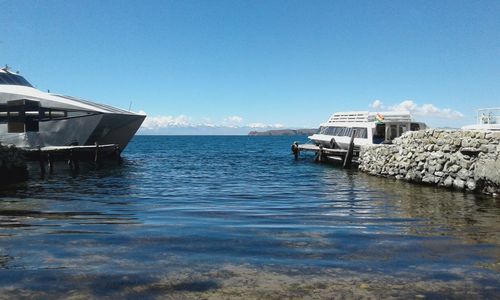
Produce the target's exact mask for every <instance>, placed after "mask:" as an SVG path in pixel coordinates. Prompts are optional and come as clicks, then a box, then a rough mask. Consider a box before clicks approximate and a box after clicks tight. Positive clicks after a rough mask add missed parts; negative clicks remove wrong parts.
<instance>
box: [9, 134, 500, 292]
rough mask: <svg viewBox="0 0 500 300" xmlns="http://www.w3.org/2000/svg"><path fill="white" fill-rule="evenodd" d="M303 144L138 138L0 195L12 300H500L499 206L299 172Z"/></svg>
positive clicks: (355, 177)
mask: <svg viewBox="0 0 500 300" xmlns="http://www.w3.org/2000/svg"><path fill="white" fill-rule="evenodd" d="M295 140H298V141H305V140H306V138H305V137H247V136H229V137H227V136H137V137H135V138H134V139H133V141H132V142H131V143H130V144H129V146H128V148H127V149H126V150H125V152H124V153H123V157H124V162H123V164H122V165H121V166H118V165H116V164H115V163H109V164H107V165H106V166H105V167H104V168H101V169H96V168H95V167H94V166H93V165H90V164H89V165H84V166H82V167H81V170H80V172H79V173H78V174H73V173H71V172H70V171H69V170H68V168H67V167H66V166H64V165H62V164H61V165H56V168H55V173H54V174H52V175H49V176H46V177H45V178H40V177H39V176H38V174H37V171H38V170H37V168H36V166H32V167H33V169H32V170H31V174H32V178H31V179H30V180H29V181H28V182H27V183H26V184H22V185H17V186H11V187H9V188H7V189H3V190H0V197H1V201H0V298H49V297H50V298H68V297H73V298H82V299H87V298H106V297H109V298H129V299H133V298H139V297H140V298H143V299H156V298H174V299H177V298H180V299H184V298H205V299H224V298H227V299H232V298H245V299H251V298H255V299H258V298H265V299H281V298H308V297H309V298H332V297H334V298H335V297H341V296H342V297H346V298H365V297H366V298H370V297H375V298H408V297H410V298H415V297H417V298H426V299H433V298H442V297H444V296H446V297H448V298H457V299H463V298H471V299H477V298H484V299H492V298H495V297H498V295H500V234H499V233H500V202H499V199H498V198H497V199H495V198H492V197H488V196H480V195H473V194H468V193H460V192H452V191H448V190H444V189H438V188H434V187H427V186H420V185H412V184H408V183H405V182H399V181H394V180H392V179H381V178H377V177H372V176H369V175H366V174H363V173H360V172H358V171H356V170H343V169H341V168H340V167H338V166H332V165H325V164H316V163H313V162H312V158H311V157H302V158H301V159H299V160H298V161H295V160H294V159H293V156H292V155H291V154H290V145H291V143H292V142H293V141H295Z"/></svg>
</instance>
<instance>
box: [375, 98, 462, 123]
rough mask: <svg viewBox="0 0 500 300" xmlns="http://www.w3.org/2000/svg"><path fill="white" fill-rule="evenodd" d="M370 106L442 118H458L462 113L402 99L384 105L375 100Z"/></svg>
mask: <svg viewBox="0 0 500 300" xmlns="http://www.w3.org/2000/svg"><path fill="white" fill-rule="evenodd" d="M370 107H372V108H375V109H384V110H389V111H408V112H410V113H411V114H413V115H417V116H432V117H438V118H443V119H460V118H463V117H464V115H463V114H462V113H461V112H459V111H456V110H452V109H451V108H438V107H436V106H435V105H434V104H429V103H428V104H423V105H418V104H417V103H416V102H414V101H413V100H404V101H402V102H400V103H398V104H396V105H391V106H385V105H384V104H383V103H382V101H380V100H375V101H373V102H372V103H371V104H370Z"/></svg>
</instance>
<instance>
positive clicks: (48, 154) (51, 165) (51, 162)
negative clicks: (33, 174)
mask: <svg viewBox="0 0 500 300" xmlns="http://www.w3.org/2000/svg"><path fill="white" fill-rule="evenodd" d="M47 161H48V165H49V173H50V174H52V173H54V161H52V157H50V153H47Z"/></svg>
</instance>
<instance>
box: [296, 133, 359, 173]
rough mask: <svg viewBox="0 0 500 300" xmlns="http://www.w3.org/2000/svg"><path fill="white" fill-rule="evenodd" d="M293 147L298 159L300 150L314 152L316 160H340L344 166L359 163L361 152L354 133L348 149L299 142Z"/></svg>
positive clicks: (347, 166)
mask: <svg viewBox="0 0 500 300" xmlns="http://www.w3.org/2000/svg"><path fill="white" fill-rule="evenodd" d="M291 149H292V153H293V155H294V156H295V159H298V157H299V155H300V152H313V153H314V154H315V157H314V161H316V162H325V161H331V162H340V163H342V167H343V168H349V167H351V165H352V164H353V163H355V164H358V158H359V152H360V148H359V146H355V145H354V134H353V135H352V136H351V141H350V143H349V147H348V149H341V148H325V147H323V146H321V145H319V146H318V145H313V144H298V143H293V144H292V147H291Z"/></svg>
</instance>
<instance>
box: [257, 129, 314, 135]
mask: <svg viewBox="0 0 500 300" xmlns="http://www.w3.org/2000/svg"><path fill="white" fill-rule="evenodd" d="M316 131H318V129H274V130H266V131H250V132H249V133H248V135H252V136H274V135H311V134H314V133H316Z"/></svg>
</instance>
